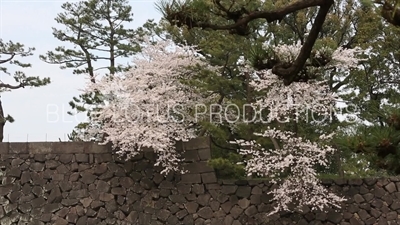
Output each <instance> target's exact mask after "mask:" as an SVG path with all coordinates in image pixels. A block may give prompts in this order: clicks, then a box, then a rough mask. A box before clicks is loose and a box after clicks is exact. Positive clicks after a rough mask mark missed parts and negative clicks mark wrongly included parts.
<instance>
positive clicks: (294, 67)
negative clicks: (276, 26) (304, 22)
mask: <svg viewBox="0 0 400 225" xmlns="http://www.w3.org/2000/svg"><path fill="white" fill-rule="evenodd" d="M214 3H215V4H216V6H217V7H218V8H219V9H220V10H221V11H223V12H224V13H225V14H226V15H227V17H228V20H232V21H233V22H234V23H233V24H229V25H216V24H211V23H208V22H204V21H201V20H200V19H199V20H197V19H196V18H193V16H192V15H190V13H187V12H185V10H183V8H184V7H182V11H173V10H172V9H171V8H172V7H171V6H170V5H167V6H166V7H165V9H164V10H165V14H166V19H167V20H168V21H169V22H170V23H171V24H173V25H177V26H187V27H188V28H189V29H192V28H195V27H198V28H202V29H212V30H229V31H231V33H236V34H238V35H242V36H244V35H248V34H249V30H250V28H249V26H248V24H249V23H250V22H251V21H253V20H256V19H265V20H266V21H267V22H268V23H271V22H274V21H282V20H283V19H284V18H285V16H287V15H289V14H291V13H294V12H297V11H299V10H303V9H307V8H310V7H316V6H319V11H318V14H317V16H316V18H315V20H314V23H313V24H312V28H311V31H310V33H309V35H308V37H307V39H306V40H305V41H304V44H303V46H302V48H301V50H300V54H299V55H298V56H297V58H296V60H295V61H294V62H293V63H281V62H279V61H278V60H271V59H270V60H267V63H262V61H263V60H260V63H258V65H255V68H257V69H272V72H273V73H274V74H276V75H277V76H279V77H280V78H281V79H283V81H284V84H285V85H290V84H291V83H292V82H295V81H302V80H303V78H300V77H299V74H300V72H301V71H302V70H303V69H304V66H305V63H306V61H307V59H308V58H310V55H311V51H312V48H313V46H314V44H315V41H316V40H317V38H318V36H319V34H320V32H321V30H322V26H323V24H324V22H325V19H326V16H327V14H328V12H329V9H330V7H331V6H332V5H333V3H334V1H333V0H298V1H294V2H292V3H290V4H288V5H286V6H283V7H281V8H279V9H276V10H271V11H251V12H248V11H247V10H246V9H244V8H242V9H241V10H239V11H234V12H230V11H229V10H228V9H226V8H225V7H223V6H222V5H221V4H220V2H219V1H218V0H215V1H214Z"/></svg>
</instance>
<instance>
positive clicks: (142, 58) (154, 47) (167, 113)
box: [84, 40, 214, 173]
mask: <svg viewBox="0 0 400 225" xmlns="http://www.w3.org/2000/svg"><path fill="white" fill-rule="evenodd" d="M133 64H134V68H132V69H130V70H129V71H128V72H126V73H123V74H118V75H116V76H114V77H103V78H102V79H101V80H100V81H99V82H97V83H91V84H90V85H89V88H87V90H86V91H87V92H91V91H98V92H100V93H101V95H102V96H104V98H105V104H104V105H103V106H101V107H99V109H98V110H96V111H95V112H93V120H92V121H91V125H90V126H89V127H90V128H89V133H87V136H86V137H84V139H86V140H87V138H90V137H93V136H94V135H96V134H105V139H104V143H108V142H111V143H112V144H113V147H114V148H115V149H117V153H119V154H124V155H127V156H128V158H131V157H134V156H136V155H137V154H139V153H140V152H141V151H143V150H144V149H145V148H152V149H153V150H154V151H155V152H156V153H157V154H158V159H157V162H156V164H155V165H156V166H157V165H160V166H162V167H163V168H164V170H163V171H162V173H168V172H170V171H180V168H179V162H180V159H179V154H178V152H176V150H175V142H176V141H180V140H182V141H187V140H189V139H191V138H194V137H195V131H196V130H195V127H194V126H193V125H194V121H195V119H196V118H194V116H193V114H191V113H190V110H191V109H193V108H194V106H195V104H198V103H202V102H203V100H204V99H203V97H202V96H201V93H199V92H197V91H196V90H193V88H190V87H189V85H188V84H186V83H185V82H184V81H185V80H187V79H191V78H193V76H194V75H195V74H196V73H197V72H198V71H199V70H200V69H201V70H204V69H207V68H209V69H210V70H213V69H214V68H211V67H209V66H208V65H206V64H205V63H204V62H203V61H202V60H201V58H199V56H198V55H197V54H196V49H195V48H194V47H189V46H176V45H174V44H173V42H172V41H158V42H156V43H153V42H151V41H149V40H147V41H145V44H144V45H143V46H142V52H141V54H140V55H137V56H136V57H135V58H134V60H133Z"/></svg>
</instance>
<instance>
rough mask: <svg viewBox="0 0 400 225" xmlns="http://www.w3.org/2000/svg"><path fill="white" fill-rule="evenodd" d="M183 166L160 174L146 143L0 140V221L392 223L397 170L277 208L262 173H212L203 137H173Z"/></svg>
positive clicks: (399, 218) (398, 196)
mask: <svg viewBox="0 0 400 225" xmlns="http://www.w3.org/2000/svg"><path fill="white" fill-rule="evenodd" d="M176 148H177V149H178V150H179V151H181V150H185V152H184V159H185V160H184V161H185V165H184V167H185V168H186V169H187V170H188V173H187V174H183V175H180V174H169V175H167V176H163V175H161V174H160V173H159V172H160V171H161V168H158V167H154V166H153V162H154V159H155V155H154V153H153V152H152V151H151V150H147V151H145V152H144V153H143V154H141V155H139V156H138V157H135V158H134V159H132V160H129V161H126V160H125V159H121V158H118V157H117V156H116V155H114V154H112V152H111V149H110V148H109V146H102V145H97V144H96V143H79V142H69V143H63V142H58V143H0V158H1V161H0V169H1V170H0V179H1V182H0V224H1V225H12V224H15V225H22V224H32V225H45V224H46V225H50V224H51V225H70V224H71V225H72V224H77V225H86V224H87V225H106V224H116V225H130V224H138V225H153V224H154V225H157V224H160V225H162V224H171V225H176V224H184V225H190V224H199V225H200V224H215V225H225V224H226V225H240V224H242V225H245V224H257V225H258V224H271V225H275V224H300V225H301V224H304V225H306V224H340V225H349V224H351V225H358V224H379V225H383V224H400V178H396V177H393V178H381V179H372V178H369V179H353V180H343V179H338V180H324V181H323V183H324V185H326V186H327V187H328V188H330V189H332V190H333V191H335V192H337V193H339V194H342V195H344V196H345V197H347V198H348V201H347V202H346V203H345V204H344V205H343V208H342V209H340V210H339V211H334V210H330V211H329V212H328V213H322V212H310V210H309V209H308V208H305V209H304V212H303V213H280V214H277V215H274V216H271V217H267V216H266V213H268V212H270V211H271V209H272V207H273V206H272V203H271V196H270V195H268V194H267V192H268V190H270V189H271V188H273V186H272V185H271V184H270V183H269V182H268V181H263V180H218V179H217V177H216V176H215V173H214V170H213V169H212V168H211V167H209V166H208V165H207V160H208V159H210V143H209V139H208V138H198V139H194V140H191V141H189V142H185V143H178V144H177V146H176Z"/></svg>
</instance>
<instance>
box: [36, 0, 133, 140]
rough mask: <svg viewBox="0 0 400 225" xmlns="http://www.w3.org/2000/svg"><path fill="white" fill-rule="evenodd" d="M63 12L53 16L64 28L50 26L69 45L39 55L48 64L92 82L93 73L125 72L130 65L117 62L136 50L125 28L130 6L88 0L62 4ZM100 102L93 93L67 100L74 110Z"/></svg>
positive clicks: (111, 0) (123, 1)
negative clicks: (71, 46) (69, 45)
mask: <svg viewBox="0 0 400 225" xmlns="http://www.w3.org/2000/svg"><path fill="white" fill-rule="evenodd" d="M61 8H62V9H63V10H64V12H62V13H60V14H58V16H57V17H56V18H55V20H56V21H57V23H59V24H62V25H64V26H65V28H66V29H65V30H59V29H56V28H53V35H54V37H55V38H57V39H58V40H60V41H62V42H65V44H72V45H73V48H67V47H65V46H59V47H57V48H56V49H55V50H54V51H49V52H47V53H46V54H45V55H41V56H40V58H41V59H42V60H43V61H45V62H47V63H50V64H60V65H61V66H60V68H61V69H67V68H72V69H73V74H82V75H87V76H89V80H90V82H91V83H96V79H97V78H96V75H97V74H96V73H98V72H97V71H100V70H106V72H105V73H104V75H105V76H110V77H112V76H114V74H116V73H119V72H123V71H126V70H127V69H129V68H130V65H128V64H127V65H123V64H121V61H122V60H124V59H126V58H127V57H130V56H132V55H134V54H135V53H137V52H138V51H139V45H138V43H137V40H138V39H137V38H136V32H135V30H133V29H129V28H126V27H125V26H127V25H128V23H130V22H132V21H133V18H132V17H133V14H132V7H131V6H130V5H129V1H127V0H90V1H80V2H74V3H69V2H67V3H64V4H63V5H62V6H61ZM102 103H103V100H102V97H101V96H100V95H99V93H97V92H95V91H94V92H91V93H85V94H81V95H79V97H74V98H73V100H72V101H71V102H70V106H71V107H72V109H75V110H76V111H77V112H85V111H87V112H88V114H87V115H88V116H89V115H90V110H94V109H95V108H96V107H98V106H99V105H101V104H102ZM86 126H87V123H80V124H78V126H77V127H76V129H75V130H74V131H73V132H72V135H71V136H70V139H75V138H77V139H79V138H78V137H77V135H78V134H81V133H85V130H86Z"/></svg>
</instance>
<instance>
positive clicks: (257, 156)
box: [234, 43, 361, 214]
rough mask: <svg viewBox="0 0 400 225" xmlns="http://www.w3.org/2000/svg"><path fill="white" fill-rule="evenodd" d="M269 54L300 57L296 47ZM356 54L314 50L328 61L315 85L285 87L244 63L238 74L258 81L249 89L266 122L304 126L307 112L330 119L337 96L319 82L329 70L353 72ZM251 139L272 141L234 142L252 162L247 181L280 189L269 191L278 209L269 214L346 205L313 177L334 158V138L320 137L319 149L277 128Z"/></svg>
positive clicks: (268, 71)
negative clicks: (265, 181)
mask: <svg viewBox="0 0 400 225" xmlns="http://www.w3.org/2000/svg"><path fill="white" fill-rule="evenodd" d="M265 47H267V48H270V47H269V46H265ZM271 48H272V49H271V50H272V51H273V52H274V54H275V57H276V59H275V60H277V61H279V62H281V63H288V64H290V63H292V62H293V61H295V60H296V58H297V57H298V55H299V54H300V52H301V45H300V44H299V43H298V44H294V45H279V46H274V47H271ZM358 53H361V50H360V49H343V48H338V49H336V50H333V49H329V48H321V49H318V50H314V56H315V57H317V58H326V59H328V60H327V61H326V62H325V63H324V64H323V65H318V67H317V68H318V69H315V70H311V71H310V72H312V73H313V74H312V77H313V79H305V80H303V81H302V82H293V83H290V84H289V85H287V84H286V83H285V80H284V79H282V78H281V77H279V76H278V75H276V74H274V73H273V71H272V69H264V70H256V69H255V68H252V67H251V66H249V64H246V63H245V64H244V67H243V69H242V72H243V73H252V74H254V75H255V77H256V78H255V80H254V81H253V82H252V83H251V84H252V85H253V87H254V88H255V90H257V91H260V92H261V93H264V95H262V97H260V98H258V99H257V100H256V102H255V103H254V105H255V106H256V107H259V108H266V109H267V112H268V115H267V117H268V121H269V122H277V123H287V122H290V119H292V118H293V117H294V118H295V119H296V121H298V120H304V119H305V117H304V116H305V115H307V112H309V111H311V112H312V113H315V114H318V115H329V116H330V112H331V111H330V110H331V109H332V108H333V107H334V105H335V103H336V100H337V96H336V95H335V94H334V93H332V92H331V91H330V87H329V86H328V85H327V84H326V82H325V81H324V80H323V78H324V77H325V76H323V73H324V72H325V71H326V70H328V69H330V68H332V67H334V68H336V69H337V71H346V70H349V69H351V68H356V67H357V66H358V62H359V59H357V54H358ZM308 66H309V67H313V63H312V62H309V65H308ZM308 69H309V68H308ZM299 77H300V78H301V76H299ZM316 78H319V79H318V80H317V79H316ZM304 110H306V111H304ZM302 115H303V117H302ZM283 118H285V119H283ZM281 127H282V126H279V128H281ZM255 135H256V136H259V137H262V138H266V139H270V140H271V141H272V142H273V143H272V144H273V148H269V147H265V146H262V145H261V144H259V143H257V142H256V141H245V140H237V141H236V142H234V143H236V144H238V145H239V146H240V150H239V152H240V154H243V155H250V156H251V158H250V159H248V160H247V161H246V171H247V172H248V174H249V176H251V175H258V176H263V177H268V178H272V182H278V181H279V185H278V187H277V188H276V189H274V190H272V191H271V193H272V194H273V196H274V197H273V200H274V201H276V203H277V205H276V208H275V210H274V211H273V212H271V214H272V213H275V212H278V211H281V210H289V211H291V210H294V209H293V208H290V207H289V206H290V205H294V206H296V207H295V209H297V210H301V209H302V207H303V206H311V208H312V209H319V210H323V209H324V208H325V207H329V206H334V207H340V203H341V202H342V201H343V200H344V199H343V198H341V197H339V196H337V195H335V194H333V193H330V192H329V191H328V190H326V189H325V188H324V187H323V186H322V185H321V184H320V182H319V179H318V177H317V171H316V166H327V163H328V161H327V156H328V155H331V154H333V153H334V152H335V149H334V148H332V147H331V146H329V145H328V142H327V141H328V140H330V139H331V138H332V135H333V134H331V135H321V136H320V137H319V142H318V143H316V142H312V141H310V140H307V139H305V138H304V137H298V136H297V134H296V133H294V132H290V131H285V130H279V129H277V128H276V127H275V128H271V127H267V128H266V129H265V130H264V131H263V132H262V133H255Z"/></svg>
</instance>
